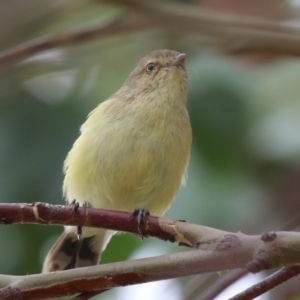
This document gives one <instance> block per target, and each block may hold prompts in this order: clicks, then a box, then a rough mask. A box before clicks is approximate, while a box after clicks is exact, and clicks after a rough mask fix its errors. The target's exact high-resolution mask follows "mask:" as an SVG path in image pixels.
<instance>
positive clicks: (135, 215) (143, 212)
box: [130, 208, 150, 238]
mask: <svg viewBox="0 0 300 300" xmlns="http://www.w3.org/2000/svg"><path fill="white" fill-rule="evenodd" d="M148 216H150V213H149V210H148V209H146V208H136V209H134V210H133V212H132V213H131V216H130V218H131V220H133V219H136V220H137V225H138V231H139V233H140V234H141V236H142V238H143V237H147V234H146V233H145V230H146V229H147V227H148Z"/></svg>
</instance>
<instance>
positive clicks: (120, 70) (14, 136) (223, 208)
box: [0, 0, 300, 299]
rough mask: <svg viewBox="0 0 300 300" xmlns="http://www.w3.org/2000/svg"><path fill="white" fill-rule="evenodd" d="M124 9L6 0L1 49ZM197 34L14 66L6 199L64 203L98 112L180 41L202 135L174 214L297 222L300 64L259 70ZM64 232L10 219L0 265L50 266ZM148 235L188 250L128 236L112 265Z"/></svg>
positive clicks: (213, 222)
mask: <svg viewBox="0 0 300 300" xmlns="http://www.w3.org/2000/svg"><path fill="white" fill-rule="evenodd" d="M16 5H17V6H18V8H19V9H18V10H16V9H15V6H16ZM70 6H72V9H70ZM21 12H22V13H21ZM117 12H118V10H117V9H115V8H113V7H110V6H99V5H97V4H96V3H94V2H93V3H90V2H89V1H72V3H71V1H62V2H60V1H51V2H45V1H43V2H40V1H37V0H31V1H26V4H25V2H24V1H21V0H19V1H17V0H12V1H2V2H0V25H1V26H0V37H1V38H0V41H1V42H0V49H2V50H4V49H7V48H9V47H11V46H13V45H16V44H19V43H21V42H24V41H28V40H30V39H32V38H34V37H36V36H42V35H44V34H48V33H51V32H60V31H62V30H65V29H74V28H78V27H79V26H80V25H82V24H86V23H91V22H95V21H99V20H103V19H105V18H108V17H110V16H112V15H114V14H116V13H117ZM8 17H9V18H8ZM1 23H2V24H1ZM4 24H5V25H6V26H4ZM187 41H188V42H187ZM192 41H193V37H188V36H186V37H180V36H177V37H176V38H174V35H172V34H168V33H166V32H163V31H162V32H161V31H149V32H143V33H137V34H131V35H123V36H114V37H111V38H107V39H103V40H100V41H93V42H90V43H87V44H83V45H79V46H74V47H69V48H66V49H54V50H51V51H47V52H44V53H41V54H40V55H36V56H34V57H31V58H29V59H27V60H24V61H22V62H19V63H14V64H8V65H5V66H3V67H2V68H1V69H0V99H1V102H0V138H1V143H0V199H1V202H36V201H41V202H49V203H58V204H60V203H63V200H62V196H61V184H62V180H63V176H62V171H61V170H62V164H63V161H64V158H65V156H66V154H67V152H68V151H69V149H70V148H71V146H72V143H73V142H74V141H75V139H76V137H77V136H78V131H79V127H80V125H81V124H82V123H83V122H84V120H85V118H86V116H87V114H88V113H89V112H90V111H91V110H92V109H93V108H94V107H95V106H96V105H97V104H99V103H100V102H101V101H103V100H105V99H106V98H107V97H108V96H109V95H111V94H112V93H113V92H114V91H116V90H117V89H118V88H119V87H120V85H121V84H122V83H123V82H124V80H125V79H126V77H127V76H128V74H129V73H130V72H131V70H132V69H133V68H134V66H135V65H136V63H137V61H138V60H139V59H140V58H141V57H142V56H144V55H145V54H148V53H149V52H151V51H152V50H154V49H158V48H171V49H176V50H178V51H182V52H186V53H187V71H188V74H189V78H190V81H189V99H188V100H189V103H188V109H189V112H190V116H191V121H192V126H193V135H194V143H193V151H192V158H191V162H190V166H189V170H188V185H187V187H184V188H182V189H181V190H180V192H179V194H178V196H177V198H176V201H175V202H174V204H173V206H172V208H171V209H170V210H169V211H168V212H167V216H168V217H170V218H178V219H186V220H188V221H191V222H196V223H199V224H203V225H208V226H214V227H219V228H222V229H224V230H232V231H237V230H243V231H244V232H245V233H261V232H264V231H266V230H272V229H273V230H274V229H277V228H278V227H279V226H280V225H281V224H282V223H285V222H287V221H288V220H289V219H291V218H292V217H293V216H294V214H296V213H297V211H298V206H297V205H299V200H298V199H299V197H300V189H299V187H298V186H300V185H299V181H300V135H299V132H300V118H299V115H300V102H299V95H300V85H299V84H298V80H299V75H300V64H299V62H298V61H297V60H294V59H287V58H281V59H277V60H274V61H273V62H272V63H269V64H264V65H262V66H260V67H259V68H258V67H254V66H253V65H250V64H247V63H245V61H243V62H242V60H241V59H239V60H234V59H232V58H230V59H228V58H226V57H221V56H218V55H217V54H215V55H212V54H207V53H204V52H203V51H202V50H201V49H200V48H198V46H197V45H194V44H193V42H192ZM60 232H61V228H60V227H57V226H33V225H14V226H2V227H1V230H0V239H1V241H2V243H3V244H5V247H2V249H1V255H0V272H1V273H7V274H14V275H21V274H27V273H29V274H32V273H38V272H40V269H41V265H42V261H43V258H44V256H45V254H46V252H47V251H48V249H49V248H50V246H51V244H52V242H53V241H54V240H55V238H56V237H57V236H58V234H59V233H60ZM148 244H149V245H151V244H152V245H160V246H161V247H163V248H164V249H165V250H164V251H163V252H164V253H170V252H175V251H183V250H186V249H184V248H183V247H181V248H179V247H178V246H177V245H172V244H170V243H163V242H161V241H156V240H154V239H148V240H146V241H145V240H144V241H140V239H139V238H138V237H135V236H131V235H127V234H121V235H117V236H115V237H114V238H113V240H112V242H111V243H110V244H109V246H108V249H107V251H105V253H104V255H103V263H107V262H112V261H120V260H125V259H127V258H128V257H130V256H131V255H132V253H133V252H134V251H135V250H136V249H137V248H138V247H145V246H146V245H148ZM104 297H105V296H103V299H104ZM101 299H102V298H101ZM108 299H109V296H108Z"/></svg>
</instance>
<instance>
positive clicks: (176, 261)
mask: <svg viewBox="0 0 300 300" xmlns="http://www.w3.org/2000/svg"><path fill="white" fill-rule="evenodd" d="M0 222H1V223H2V224H13V223H35V224H61V225H79V226H94V227H103V228H107V229H113V230H120V231H127V232H132V233H136V234H139V228H138V226H137V222H136V220H132V217H131V214H130V213H125V212H116V211H109V210H100V209H90V208H78V209H77V210H76V211H74V208H73V207H70V206H69V207H65V206H59V205H56V206H55V205H49V204H42V203H35V204H3V203H2V204H0ZM143 234H146V235H151V236H157V237H159V238H161V239H164V240H172V241H177V242H179V243H181V244H185V245H189V246H193V247H195V248H198V249H197V250H191V251H185V252H182V253H176V254H170V255H165V256H160V257H155V258H147V259H141V260H133V261H126V262H120V263H113V264H107V265H100V266H94V267H89V268H79V269H76V270H68V271H62V272H57V273H50V274H41V275H29V276H20V277H16V276H6V275H0V287H2V289H1V290H0V299H13V297H14V296H12V295H16V297H15V299H23V300H26V299H41V298H43V295H47V297H48V298H49V297H59V296H64V295H67V294H68V295H71V294H74V293H83V294H84V293H90V292H97V293H99V292H101V290H105V289H110V288H113V287H116V286H124V285H128V284H137V283H144V282H150V281H155V280H162V279H168V278H176V277H181V276H188V275H194V274H199V273H205V272H214V271H223V270H229V269H235V268H247V269H248V270H249V271H251V272H259V271H261V270H265V269H269V268H273V267H278V266H282V265H285V266H289V265H293V264H299V263H300V256H299V253H300V246H299V245H300V243H299V240H300V233H298V232H271V233H267V234H263V235H261V236H247V235H245V234H243V233H241V232H238V233H230V232H225V231H221V230H218V229H214V228H209V227H205V226H200V225H197V224H191V223H186V222H182V221H176V220H168V219H163V218H155V217H149V218H148V223H147V226H146V228H145V229H144V232H143ZM18 291H20V293H21V294H22V298H20V297H19V296H18V295H19V294H18V293H19V292H18ZM1 295H2V298H1ZM3 295H7V298H4V296H3ZM82 296H85V295H82Z"/></svg>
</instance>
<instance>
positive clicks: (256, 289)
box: [229, 265, 300, 300]
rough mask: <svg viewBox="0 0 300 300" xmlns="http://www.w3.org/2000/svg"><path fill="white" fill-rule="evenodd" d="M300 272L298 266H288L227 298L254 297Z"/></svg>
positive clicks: (244, 299) (231, 299) (239, 299)
mask: <svg viewBox="0 0 300 300" xmlns="http://www.w3.org/2000/svg"><path fill="white" fill-rule="evenodd" d="M299 274H300V266H299V265H297V266H291V267H288V268H284V269H282V270H280V271H278V272H276V273H274V274H272V275H270V276H269V277H267V278H266V279H264V280H263V281H261V282H259V283H257V284H255V285H253V286H251V287H250V288H249V289H246V290H245V291H243V292H242V293H239V294H237V295H235V296H234V297H232V298H230V299H229V300H251V299H254V298H256V297H258V296H260V295H262V294H264V293H265V292H267V291H269V290H271V289H273V288H274V287H276V286H278V285H279V284H281V283H283V282H285V281H287V280H289V279H291V278H292V277H295V276H297V275H299Z"/></svg>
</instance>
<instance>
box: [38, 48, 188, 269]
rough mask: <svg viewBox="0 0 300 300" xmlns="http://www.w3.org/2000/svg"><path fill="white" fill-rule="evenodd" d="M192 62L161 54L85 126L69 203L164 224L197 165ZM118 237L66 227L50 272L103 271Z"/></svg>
mask: <svg viewBox="0 0 300 300" xmlns="http://www.w3.org/2000/svg"><path fill="white" fill-rule="evenodd" d="M184 61H185V54H184V53H179V52H177V51H171V50H157V51H154V52H152V53H151V54H149V55H148V56H146V57H144V58H142V59H141V60H140V62H139V63H138V65H137V67H136V68H135V69H134V70H133V72H132V73H131V74H130V76H129V78H128V79H127V80H126V81H125V83H124V84H123V86H122V87H121V88H120V89H119V90H118V91H117V92H116V93H115V94H113V95H112V96H111V97H110V98H108V99H107V100H106V101H104V102H102V103H101V104H100V105H99V106H98V107H97V108H96V109H94V110H93V111H92V112H91V113H90V114H89V116H88V118H87V120H86V122H85V123H84V124H83V125H82V126H81V129H80V136H79V137H78V139H77V140H76V141H75V143H74V145H73V147H72V149H71V151H70V152H69V153H68V155H67V158H66V160H65V162H64V174H65V178H64V183H63V194H64V197H65V198H66V200H67V201H68V202H69V203H72V201H73V200H74V199H75V200H76V201H77V202H78V203H79V204H80V205H83V204H84V203H87V206H88V207H93V208H102V209H112V210H119V211H126V212H132V211H133V210H134V209H142V208H146V209H147V210H148V211H149V212H150V214H151V215H155V216H161V215H162V214H164V213H165V211H166V210H167V209H168V208H169V207H170V205H171V203H172V201H173V199H174V197H175V195H176V193H177V191H178V189H179V187H180V184H181V183H185V173H186V169H187V165H188V162H189V157H190V149H191V143H192V131H191V125H190V120H189V116H188V112H187V109H186V102H187V74H186V71H185V67H184ZM113 234H115V232H114V231H111V230H105V229H98V228H88V227H83V228H82V233H81V236H80V239H78V237H77V227H75V226H66V227H65V230H64V232H63V234H62V235H61V236H60V238H59V239H58V240H57V241H56V243H55V244H54V246H53V247H52V248H51V249H50V251H49V253H48V254H47V256H46V258H45V261H44V266H43V272H53V271H59V270H67V269H72V268H78V267H85V266H91V265H96V264H98V263H99V260H100V257H101V253H102V251H103V250H104V249H105V247H106V245H107V243H108V242H109V240H110V238H111V237H112V235H113Z"/></svg>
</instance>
